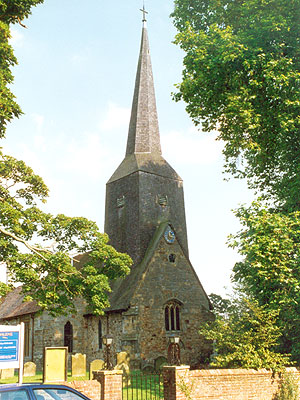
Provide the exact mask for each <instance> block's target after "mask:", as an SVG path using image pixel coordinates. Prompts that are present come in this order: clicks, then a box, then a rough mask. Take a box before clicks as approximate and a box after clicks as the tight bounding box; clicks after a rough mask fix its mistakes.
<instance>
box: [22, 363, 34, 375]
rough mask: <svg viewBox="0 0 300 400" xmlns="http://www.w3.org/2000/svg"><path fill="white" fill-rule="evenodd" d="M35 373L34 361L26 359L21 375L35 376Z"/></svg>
mask: <svg viewBox="0 0 300 400" xmlns="http://www.w3.org/2000/svg"><path fill="white" fill-rule="evenodd" d="M35 375H36V365H35V363H34V362H31V361H28V362H27V363H25V364H24V373H23V376H35Z"/></svg>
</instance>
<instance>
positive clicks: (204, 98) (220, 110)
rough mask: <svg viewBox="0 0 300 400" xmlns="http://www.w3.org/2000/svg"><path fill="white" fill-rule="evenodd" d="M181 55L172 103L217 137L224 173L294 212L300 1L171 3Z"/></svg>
mask: <svg viewBox="0 0 300 400" xmlns="http://www.w3.org/2000/svg"><path fill="white" fill-rule="evenodd" d="M173 18H174V24H175V26H176V28H177V29H178V31H179V33H178V34H177V37H176V41H175V42H176V43H177V44H178V45H179V46H180V47H181V48H182V49H183V51H184V52H185V57H184V70H183V75H182V82H181V83H180V84H178V85H177V88H178V92H177V93H176V94H175V95H174V97H175V99H176V100H177V101H178V100H181V99H182V100H184V101H185V102H186V103H187V107H186V110H187V112H188V113H189V115H190V116H191V118H192V120H193V121H194V123H195V124H196V125H199V124H201V125H202V127H203V129H204V130H206V131H210V130H213V129H218V132H219V139H222V140H223V141H224V142H225V149H224V155H225V169H226V171H227V172H229V173H231V174H233V175H234V176H236V177H246V178H247V180H248V184H249V186H250V187H251V188H254V189H256V190H257V191H259V192H260V193H261V194H264V195H266V196H267V197H268V198H271V199H272V200H273V201H274V202H276V203H277V205H280V206H285V208H286V209H289V210H294V209H298V208H299V206H300V180H299V172H300V170H299V169H300V117H299V115H300V101H299V99H300V57H299V55H300V53H299V52H300V25H299V18H300V0H248V1H240V0H175V11H174V13H173Z"/></svg>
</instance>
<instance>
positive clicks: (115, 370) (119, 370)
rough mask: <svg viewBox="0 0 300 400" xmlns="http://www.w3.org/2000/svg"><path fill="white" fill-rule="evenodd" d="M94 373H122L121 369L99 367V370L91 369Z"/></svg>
mask: <svg viewBox="0 0 300 400" xmlns="http://www.w3.org/2000/svg"><path fill="white" fill-rule="evenodd" d="M93 373H94V374H103V375H123V371H122V370H121V369H112V370H108V369H101V370H99V371H93Z"/></svg>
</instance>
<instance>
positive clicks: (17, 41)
mask: <svg viewBox="0 0 300 400" xmlns="http://www.w3.org/2000/svg"><path fill="white" fill-rule="evenodd" d="M23 40H24V35H23V34H22V33H21V32H20V31H19V30H17V29H14V28H12V29H11V38H10V40H9V43H10V44H11V45H12V46H14V47H17V46H19V47H20V46H22V45H23Z"/></svg>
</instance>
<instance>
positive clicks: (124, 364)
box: [114, 351, 130, 376]
mask: <svg viewBox="0 0 300 400" xmlns="http://www.w3.org/2000/svg"><path fill="white" fill-rule="evenodd" d="M129 362H130V356H129V354H128V353H127V352H126V351H121V352H120V353H118V354H117V365H116V366H115V368H114V369H119V370H121V371H123V374H124V375H126V376H129V373H130V369H129Z"/></svg>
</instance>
